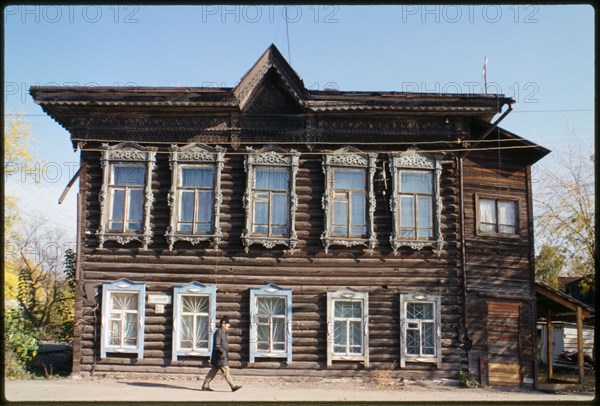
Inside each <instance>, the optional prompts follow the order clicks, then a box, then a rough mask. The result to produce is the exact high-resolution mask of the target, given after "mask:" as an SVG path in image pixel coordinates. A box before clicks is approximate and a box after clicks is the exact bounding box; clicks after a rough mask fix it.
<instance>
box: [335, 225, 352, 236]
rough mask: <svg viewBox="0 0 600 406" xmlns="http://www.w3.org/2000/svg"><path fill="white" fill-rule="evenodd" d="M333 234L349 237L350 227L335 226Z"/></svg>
mask: <svg viewBox="0 0 600 406" xmlns="http://www.w3.org/2000/svg"><path fill="white" fill-rule="evenodd" d="M331 233H332V234H337V235H348V227H346V226H333V227H331Z"/></svg>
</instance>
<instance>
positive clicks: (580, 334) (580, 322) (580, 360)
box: [577, 306, 584, 385]
mask: <svg viewBox="0 0 600 406" xmlns="http://www.w3.org/2000/svg"><path fill="white" fill-rule="evenodd" d="M577 367H578V368H579V383H580V384H581V385H583V382H584V371H583V310H582V309H581V306H577Z"/></svg>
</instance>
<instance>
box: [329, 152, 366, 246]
mask: <svg viewBox="0 0 600 406" xmlns="http://www.w3.org/2000/svg"><path fill="white" fill-rule="evenodd" d="M376 160H377V153H374V152H369V153H365V152H362V151H360V150H358V149H356V148H354V147H350V146H349V147H344V148H340V149H337V150H335V151H329V152H326V153H325V156H324V157H323V173H324V174H325V193H324V194H323V199H322V204H323V210H324V217H325V224H324V231H323V234H322V235H321V241H322V242H323V246H324V247H325V252H326V253H327V252H329V247H330V246H332V245H341V246H344V247H353V246H358V245H362V246H366V247H367V248H368V249H369V253H371V254H372V253H373V250H374V249H375V245H376V243H377V235H376V234H375V228H374V223H373V222H374V216H375V204H376V200H375V192H374V186H373V185H374V177H375V170H376ZM337 168H340V169H346V168H348V169H352V168H355V169H362V170H364V171H365V179H366V190H365V193H366V195H367V204H366V207H365V210H366V211H367V212H366V216H365V217H366V219H367V224H366V225H367V232H366V238H358V237H343V236H337V235H335V234H333V232H332V224H333V209H334V196H333V193H334V187H333V176H334V170H335V169H337Z"/></svg>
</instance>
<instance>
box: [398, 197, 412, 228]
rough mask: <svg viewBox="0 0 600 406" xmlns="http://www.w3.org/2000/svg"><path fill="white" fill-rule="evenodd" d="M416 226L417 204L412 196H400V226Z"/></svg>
mask: <svg viewBox="0 0 600 406" xmlns="http://www.w3.org/2000/svg"><path fill="white" fill-rule="evenodd" d="M414 226H415V206H414V198H413V197H412V196H401V197H400V227H414Z"/></svg>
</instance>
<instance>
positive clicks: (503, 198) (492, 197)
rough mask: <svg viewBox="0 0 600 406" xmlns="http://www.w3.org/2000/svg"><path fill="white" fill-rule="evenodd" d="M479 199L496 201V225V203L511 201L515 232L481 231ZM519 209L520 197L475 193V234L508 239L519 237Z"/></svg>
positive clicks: (497, 220) (497, 222)
mask: <svg viewBox="0 0 600 406" xmlns="http://www.w3.org/2000/svg"><path fill="white" fill-rule="evenodd" d="M481 199H489V200H494V201H495V202H496V227H497V228H498V226H499V221H500V219H499V218H498V204H499V203H500V202H511V203H514V204H515V232H514V233H502V232H499V231H482V230H481V229H480V227H481V206H480V200H481ZM520 209H521V199H520V198H518V197H514V196H498V195H491V194H485V193H483V194H482V193H475V235H477V236H482V237H502V238H509V239H518V238H519V237H520V232H521V226H520V220H521V216H520V215H519V210H520Z"/></svg>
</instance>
